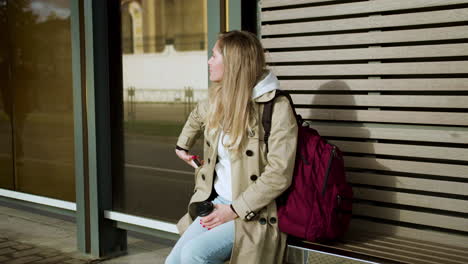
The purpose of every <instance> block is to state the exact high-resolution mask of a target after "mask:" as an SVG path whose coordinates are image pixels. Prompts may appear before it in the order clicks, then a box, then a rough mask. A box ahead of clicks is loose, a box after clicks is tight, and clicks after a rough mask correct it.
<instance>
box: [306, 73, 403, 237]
mask: <svg viewBox="0 0 468 264" xmlns="http://www.w3.org/2000/svg"><path fill="white" fill-rule="evenodd" d="M367 94H368V91H357V90H352V89H351V87H350V86H349V85H348V83H346V82H345V81H342V80H333V81H329V82H325V83H323V84H322V85H321V86H320V87H319V89H318V91H317V93H315V94H314V95H313V96H312V100H311V103H310V107H311V109H310V112H309V113H310V114H309V115H308V116H309V117H310V118H311V121H313V122H314V123H315V124H317V123H316V122H320V126H323V127H326V126H327V125H332V126H331V127H330V128H328V129H332V128H333V129H335V130H334V131H326V130H328V129H326V130H322V131H320V130H321V129H319V133H320V132H321V133H322V134H324V135H326V138H327V139H328V140H329V141H330V142H331V143H333V144H336V145H337V146H338V147H339V148H340V149H341V150H342V151H343V153H344V156H345V157H344V159H345V166H346V170H347V179H348V182H349V183H351V184H352V186H353V192H354V199H353V220H352V222H351V228H350V232H348V233H349V234H350V235H352V238H353V240H355V239H359V240H372V238H371V237H369V236H366V235H364V233H368V232H376V233H379V232H381V231H383V230H377V229H376V228H373V225H372V224H369V225H367V224H366V225H365V226H364V225H363V224H361V223H363V222H362V221H358V220H366V221H370V222H378V219H377V218H380V219H382V218H384V219H399V215H396V214H399V213H398V211H397V210H383V211H382V210H381V208H383V204H382V203H381V202H383V201H385V202H387V203H396V202H397V200H396V195H395V193H394V192H389V191H385V190H383V189H382V186H385V187H395V178H394V177H392V176H390V175H389V174H391V173H389V172H390V171H389V170H390V168H388V167H386V166H383V165H382V164H380V162H379V161H378V158H381V156H379V155H378V153H376V148H375V144H378V140H377V139H376V138H372V135H371V133H370V130H369V129H370V127H369V123H366V122H365V115H367V114H369V113H370V112H368V111H380V109H379V108H378V105H376V106H373V107H375V108H368V107H367V106H366V107H362V106H359V105H358V104H357V103H356V100H355V96H356V95H367ZM312 127H313V125H312ZM336 130H339V131H336ZM379 186H380V187H379ZM385 231H388V230H385ZM390 232H391V233H393V232H394V230H390Z"/></svg>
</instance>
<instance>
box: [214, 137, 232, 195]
mask: <svg viewBox="0 0 468 264" xmlns="http://www.w3.org/2000/svg"><path fill="white" fill-rule="evenodd" d="M223 138H224V142H225V143H226V142H228V141H229V136H228V135H224V133H223V132H221V135H220V136H219V142H218V162H217V163H216V166H215V171H216V178H215V182H214V188H215V190H216V192H217V193H218V195H219V196H221V197H223V198H224V199H226V200H228V201H232V190H231V188H232V187H231V162H230V161H229V150H228V149H227V148H225V147H224V146H223V144H222V142H221V140H223Z"/></svg>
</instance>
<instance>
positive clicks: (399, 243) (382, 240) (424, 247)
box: [346, 234, 468, 263]
mask: <svg viewBox="0 0 468 264" xmlns="http://www.w3.org/2000/svg"><path fill="white" fill-rule="evenodd" d="M346 241H347V242H351V243H354V242H366V241H371V242H372V244H375V245H378V246H382V247H388V248H394V249H397V250H401V251H402V252H418V253H420V254H426V255H431V256H437V257H438V258H442V259H451V260H453V261H456V262H462V263H466V262H467V261H468V256H465V255H464V254H462V252H460V251H459V250H452V249H448V248H447V246H446V245H444V246H443V247H440V246H439V245H437V244H435V245H434V244H433V243H427V241H426V242H425V243H422V242H414V241H411V240H410V241H409V240H408V239H406V238H404V239H402V238H395V237H393V236H366V235H365V234H362V235H361V236H355V237H353V238H349V237H348V238H347V240H346Z"/></svg>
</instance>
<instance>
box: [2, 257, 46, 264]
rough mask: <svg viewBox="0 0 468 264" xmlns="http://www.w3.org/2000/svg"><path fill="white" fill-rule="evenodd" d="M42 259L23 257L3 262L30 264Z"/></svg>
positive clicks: (6, 263) (7, 263)
mask: <svg viewBox="0 0 468 264" xmlns="http://www.w3.org/2000/svg"><path fill="white" fill-rule="evenodd" d="M40 259H42V257H39V256H34V255H33V256H25V257H21V258H17V259H12V260H10V261H7V262H5V264H25V263H31V262H33V261H36V260H40Z"/></svg>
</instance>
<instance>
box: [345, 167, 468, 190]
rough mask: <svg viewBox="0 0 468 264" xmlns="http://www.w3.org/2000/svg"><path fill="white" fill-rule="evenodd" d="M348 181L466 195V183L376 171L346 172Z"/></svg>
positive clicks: (467, 188)
mask: <svg viewBox="0 0 468 264" xmlns="http://www.w3.org/2000/svg"><path fill="white" fill-rule="evenodd" d="M346 175H347V178H348V182H350V183H359V184H367V185H374V186H382V187H392V188H399V189H407V190H418V191H427V192H438V193H449V194H457V195H467V192H468V191H467V190H468V183H465V182H451V181H442V180H434V179H420V178H412V177H403V176H396V175H386V174H385V175H383V174H377V173H363V172H347V173H346Z"/></svg>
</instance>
